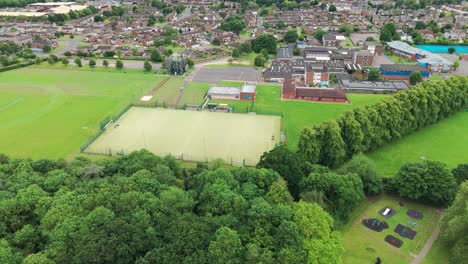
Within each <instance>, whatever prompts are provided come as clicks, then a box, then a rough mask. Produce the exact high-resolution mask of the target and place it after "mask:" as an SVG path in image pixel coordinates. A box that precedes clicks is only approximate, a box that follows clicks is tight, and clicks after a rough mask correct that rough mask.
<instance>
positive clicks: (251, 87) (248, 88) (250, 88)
mask: <svg viewBox="0 0 468 264" xmlns="http://www.w3.org/2000/svg"><path fill="white" fill-rule="evenodd" d="M256 89H257V86H256V85H255V84H244V85H243V86H242V92H243V93H255V90H256Z"/></svg>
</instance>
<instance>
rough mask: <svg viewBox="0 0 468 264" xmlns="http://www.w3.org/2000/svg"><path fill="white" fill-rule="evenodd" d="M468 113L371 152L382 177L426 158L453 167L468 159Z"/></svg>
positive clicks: (371, 156) (369, 155) (454, 116)
mask: <svg viewBox="0 0 468 264" xmlns="http://www.w3.org/2000/svg"><path fill="white" fill-rule="evenodd" d="M467 149H468V112H460V113H457V114H455V115H453V116H451V117H449V118H447V119H445V120H442V121H440V122H439V123H437V124H435V125H433V126H430V127H427V128H423V129H421V130H419V131H417V132H414V133H412V134H410V135H407V136H405V137H404V138H402V139H400V140H397V141H394V142H392V143H389V144H387V145H384V146H382V147H380V148H378V149H377V150H375V151H373V152H370V153H368V157H369V158H371V159H372V160H373V161H374V162H375V163H376V165H377V168H378V170H379V172H380V173H381V175H384V176H393V175H394V174H395V173H396V172H397V171H398V169H399V168H400V167H401V165H403V164H404V163H407V162H419V161H421V160H422V159H430V160H437V161H443V162H445V163H447V164H448V166H449V167H450V168H453V167H456V166H457V165H458V164H459V163H463V162H466V161H467V160H468V151H466V150H467Z"/></svg>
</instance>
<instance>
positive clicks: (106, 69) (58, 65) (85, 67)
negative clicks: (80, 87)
mask: <svg viewBox="0 0 468 264" xmlns="http://www.w3.org/2000/svg"><path fill="white" fill-rule="evenodd" d="M68 60H69V61H70V62H71V61H73V60H74V59H73V58H69V59H68ZM108 61H112V60H108ZM98 63H99V65H100V64H101V62H100V61H98ZM123 63H124V67H125V61H123ZM28 68H30V69H45V70H65V71H91V72H107V73H124V74H125V73H140V74H145V75H146V74H147V75H150V73H148V72H146V71H145V70H143V69H141V70H140V69H126V68H123V69H120V70H119V69H116V68H115V67H110V66H109V67H103V66H96V67H93V68H91V67H89V66H88V65H85V64H83V67H78V66H72V65H63V64H62V62H57V63H55V64H53V65H50V64H49V63H47V62H42V63H41V64H39V65H37V64H35V65H31V66H29V67H28Z"/></svg>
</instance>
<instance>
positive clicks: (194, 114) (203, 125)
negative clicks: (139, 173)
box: [85, 107, 281, 166]
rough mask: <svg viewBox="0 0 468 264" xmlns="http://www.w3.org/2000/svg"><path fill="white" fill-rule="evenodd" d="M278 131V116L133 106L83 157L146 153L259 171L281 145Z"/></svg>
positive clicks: (279, 119) (279, 123) (279, 125)
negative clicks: (222, 162)
mask: <svg viewBox="0 0 468 264" xmlns="http://www.w3.org/2000/svg"><path fill="white" fill-rule="evenodd" d="M280 128H281V118H280V117H278V116H261V115H244V114H227V113H215V112H206V111H203V112H199V111H183V110H167V109H163V108H139V107H133V108H130V109H129V111H128V112H127V113H125V114H124V115H123V116H122V117H121V118H120V119H119V120H118V121H116V122H115V123H114V124H113V125H111V126H110V127H109V128H108V130H107V131H106V132H104V134H102V135H101V136H100V137H99V138H98V139H97V140H96V141H94V142H93V143H92V144H91V145H90V146H89V147H88V148H87V149H86V150H85V152H89V153H97V154H110V153H112V154H117V153H119V152H120V151H122V150H123V152H124V153H128V152H130V151H133V150H138V149H142V148H146V149H148V150H150V151H152V152H154V153H156V154H158V155H165V154H169V153H170V154H172V155H174V156H176V157H178V158H182V159H184V160H189V161H190V160H193V161H210V160H213V159H216V158H221V159H223V160H225V161H226V162H227V163H233V164H236V165H243V161H244V160H245V165H248V166H255V165H256V163H257V162H258V160H259V158H260V156H261V155H262V154H263V152H265V151H269V150H270V149H271V148H273V147H274V146H275V144H276V143H277V142H279V140H280ZM272 135H275V137H274V139H272Z"/></svg>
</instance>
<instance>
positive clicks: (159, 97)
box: [152, 77, 184, 105]
mask: <svg viewBox="0 0 468 264" xmlns="http://www.w3.org/2000/svg"><path fill="white" fill-rule="evenodd" d="M183 86H184V78H181V77H171V78H170V79H169V80H168V81H167V82H166V83H165V84H164V85H163V86H162V87H161V88H159V89H158V91H156V93H155V94H154V95H153V98H152V101H157V102H165V103H166V104H168V105H174V104H175V103H176V100H177V97H178V96H179V93H180V88H182V87H183Z"/></svg>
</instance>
